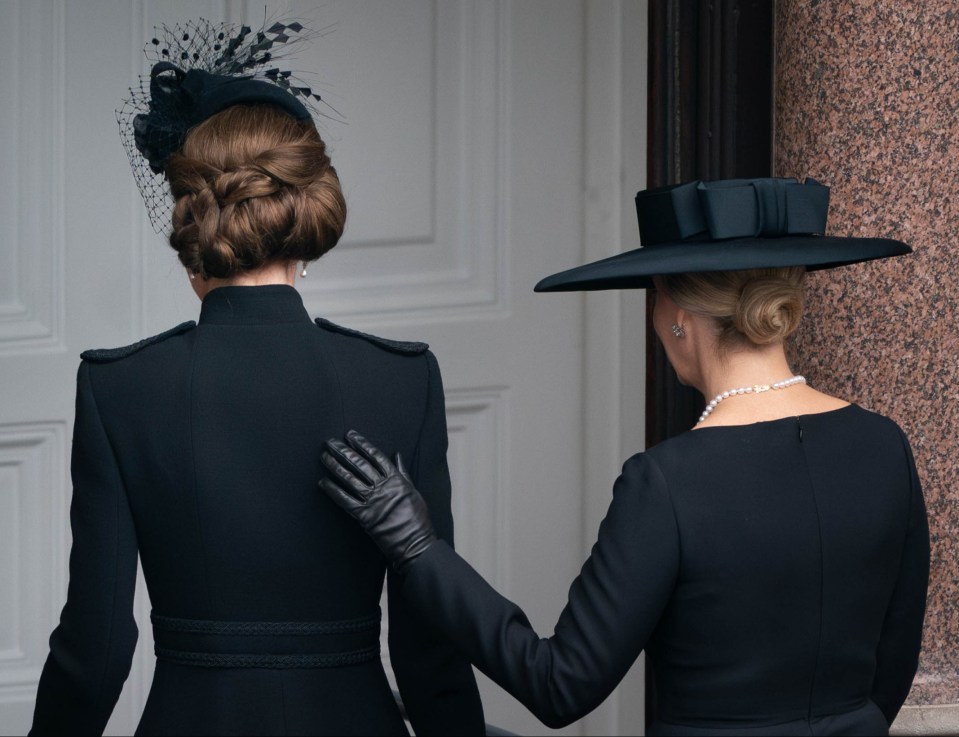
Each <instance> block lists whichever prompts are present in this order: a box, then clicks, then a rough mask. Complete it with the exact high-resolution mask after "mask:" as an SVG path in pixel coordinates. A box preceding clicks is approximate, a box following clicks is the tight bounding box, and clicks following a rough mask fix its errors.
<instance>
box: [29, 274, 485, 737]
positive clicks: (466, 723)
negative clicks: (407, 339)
mask: <svg viewBox="0 0 959 737" xmlns="http://www.w3.org/2000/svg"><path fill="white" fill-rule="evenodd" d="M84 358H85V359H86V360H84V361H83V362H82V364H81V366H80V371H79V377H78V388H77V413H76V425H75V433H74V446H73V467H72V470H73V482H74V494H73V505H72V510H71V520H72V526H73V538H74V539H73V550H72V553H71V557H70V588H69V594H68V599H67V603H66V606H65V607H64V609H63V614H62V616H61V620H60V625H59V627H57V629H56V630H55V631H54V633H53V635H52V637H51V638H50V655H49V657H48V659H47V662H46V665H45V667H44V670H43V675H42V677H41V679H40V686H39V692H38V695H37V703H36V710H35V715H34V724H33V733H34V734H45V733H73V734H100V733H101V732H102V731H103V728H104V726H105V725H106V722H107V719H108V718H109V716H110V713H111V711H112V709H113V706H114V704H115V703H116V700H117V698H118V695H119V693H120V690H121V687H122V685H123V682H124V680H125V679H126V676H127V673H128V671H129V668H130V662H131V658H132V655H133V650H134V645H135V642H136V638H137V629H136V625H135V624H134V620H133V616H132V603H133V591H134V584H135V578H136V570H137V552H138V550H139V554H140V559H141V561H142V564H143V570H144V574H145V577H146V581H147V585H148V587H149V592H150V600H151V602H152V607H153V629H154V637H155V641H156V650H157V666H156V671H155V674H154V678H153V687H152V689H151V691H150V695H149V699H148V701H147V705H146V708H145V710H144V713H143V716H142V719H141V721H140V725H139V728H138V734H321V733H324V734H405V733H406V728H405V725H404V724H403V720H402V718H401V717H400V714H399V711H398V709H397V707H396V705H395V703H394V700H393V697H392V693H391V691H390V688H389V685H388V682H387V679H386V676H385V673H384V670H383V667H382V664H381V660H380V654H379V632H380V612H379V607H378V603H379V599H380V593H381V589H382V585H383V577H384V573H385V572H386V564H385V561H384V559H383V557H382V556H381V554H380V553H379V551H378V550H377V548H376V546H375V545H374V544H373V542H372V541H371V540H370V539H369V538H368V537H367V536H366V535H365V534H364V533H363V532H362V531H361V530H360V529H359V528H358V527H357V526H356V525H355V524H354V522H353V521H352V519H350V518H349V517H348V516H347V515H346V514H345V513H343V512H342V511H340V509H338V508H337V507H336V506H335V505H334V504H333V503H332V502H331V501H330V500H329V499H327V497H326V495H325V494H323V493H321V492H320V491H319V490H318V489H317V479H318V478H320V475H321V468H322V466H321V463H320V460H319V456H320V452H321V448H322V444H323V441H324V440H326V439H327V438H329V437H331V436H340V435H342V434H343V433H344V432H345V431H346V430H347V429H348V428H351V427H364V428H369V432H370V434H371V436H372V437H375V438H376V442H377V443H382V444H383V447H384V448H386V449H388V450H389V451H390V452H395V451H399V452H401V453H402V454H403V457H404V458H405V459H410V464H409V465H410V472H411V474H412V476H413V478H414V479H415V480H416V483H417V485H418V486H419V488H420V489H421V490H422V491H423V493H424V496H425V497H426V499H427V501H428V504H429V507H430V511H431V514H432V515H433V518H434V519H435V520H436V521H437V527H438V530H439V534H440V535H441V536H442V537H443V538H444V539H445V540H446V542H447V543H449V544H450V545H452V542H453V522H452V517H451V512H450V482H449V472H448V469H447V465H446V446H447V437H446V420H445V413H444V398H443V387H442V383H441V380H440V374H439V370H438V368H437V364H436V360H435V359H434V357H433V356H432V354H430V353H429V352H428V351H427V350H426V346H425V345H423V344H409V343H395V342H391V341H385V340H382V339H377V338H373V337H371V336H363V335H362V334H355V333H351V332H349V331H346V330H345V329H343V328H339V327H337V326H334V325H332V324H330V323H323V324H321V325H316V324H314V323H313V321H312V320H311V319H310V318H309V316H308V315H307V313H306V311H305V310H304V308H303V304H302V301H301V300H300V297H299V294H298V293H297V292H296V290H294V289H293V288H291V287H286V286H266V287H227V288H220V289H216V290H214V291H212V292H210V293H209V294H208V295H207V297H206V299H205V301H204V303H203V307H202V311H201V314H200V320H199V325H198V326H194V325H193V323H187V324H185V325H182V326H180V327H179V328H175V329H174V330H172V331H170V332H169V333H167V334H165V335H162V336H158V337H157V338H153V339H149V340H147V341H143V342H141V343H140V344H137V345H134V346H130V347H128V348H126V349H117V350H111V351H92V352H88V353H86V354H84ZM388 589H389V622H390V629H389V644H390V656H391V661H392V665H393V668H394V671H395V673H396V676H397V680H398V683H399V687H400V691H401V692H402V694H403V697H404V701H405V704H406V707H407V710H408V712H409V716H410V720H411V722H412V724H413V727H414V729H415V730H416V732H417V733H418V734H453V733H472V734H478V733H482V731H483V713H482V707H481V705H480V701H479V696H478V692H477V689H476V683H475V680H474V677H473V672H472V668H471V667H470V665H469V663H468V661H466V660H465V658H464V657H463V656H462V655H460V654H458V653H457V652H455V651H454V650H453V649H452V647H451V646H450V645H449V644H448V643H447V642H446V641H444V640H442V639H440V638H439V637H438V635H437V634H435V633H434V632H433V631H431V630H430V629H429V628H428V627H427V626H426V625H425V623H424V622H423V621H422V619H421V618H419V617H418V616H417V615H416V614H415V613H414V611H413V610H412V609H411V607H410V605H409V603H408V602H407V601H406V600H405V598H404V597H403V595H402V594H401V593H400V592H399V591H398V587H397V580H396V579H395V578H394V577H393V576H392V574H391V575H390V576H389V577H388Z"/></svg>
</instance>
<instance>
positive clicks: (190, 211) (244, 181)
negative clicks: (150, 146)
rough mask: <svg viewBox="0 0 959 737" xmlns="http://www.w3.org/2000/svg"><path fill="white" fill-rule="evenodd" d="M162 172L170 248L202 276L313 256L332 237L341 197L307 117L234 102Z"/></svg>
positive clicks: (341, 213) (339, 229)
mask: <svg viewBox="0 0 959 737" xmlns="http://www.w3.org/2000/svg"><path fill="white" fill-rule="evenodd" d="M166 176H167V179H168V180H169V182H170V188H171V189H172V191H173V197H174V199H175V200H176V205H175V207H174V210H173V232H172V233H171V234H170V245H171V246H173V248H174V249H175V250H176V252H177V253H178V254H179V256H180V262H181V263H182V264H183V265H184V266H185V267H186V268H187V269H189V270H190V271H191V272H193V273H196V274H198V275H200V276H202V277H204V278H207V277H217V278H220V279H226V278H230V277H232V276H235V275H236V274H238V273H240V272H242V271H246V270H249V269H256V268H259V267H260V266H263V265H265V264H267V263H269V262H272V261H313V260H315V259H318V258H319V257H320V256H322V255H323V254H324V253H326V252H327V251H329V250H330V249H331V248H333V246H335V245H336V242H337V241H338V240H339V238H340V236H341V235H342V233H343V227H344V225H345V223H346V202H345V201H344V199H343V192H342V191H341V190H340V180H339V179H338V178H337V176H336V170H335V169H334V168H333V166H332V164H331V163H330V158H329V156H327V155H326V144H325V143H323V140H322V139H321V138H320V136H319V134H318V133H317V132H316V127H315V126H314V125H313V122H312V121H309V120H307V121H301V120H297V119H295V118H294V117H293V116H291V115H288V114H287V113H285V112H283V111H282V110H280V109H278V108H276V107H273V106H270V105H234V106H232V107H229V108H226V109H225V110H223V111H221V112H219V113H217V114H216V115H213V116H211V117H210V118H208V119H206V120H204V121H203V122H202V123H200V124H199V125H197V126H196V127H195V128H193V129H192V130H191V131H190V132H189V134H187V138H186V141H185V142H184V144H183V147H182V148H181V149H180V150H179V151H178V152H177V153H175V154H174V155H173V156H172V157H170V161H169V163H168V164H167V168H166Z"/></svg>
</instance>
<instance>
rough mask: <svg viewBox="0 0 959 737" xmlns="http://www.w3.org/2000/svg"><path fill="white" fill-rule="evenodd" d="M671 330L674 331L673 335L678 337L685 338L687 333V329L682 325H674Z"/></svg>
mask: <svg viewBox="0 0 959 737" xmlns="http://www.w3.org/2000/svg"><path fill="white" fill-rule="evenodd" d="M670 330H672V331H673V335H675V336H676V337H677V338H683V337H685V335H686V330H685V329H684V328H683V326H682V325H673V327H672V328H670Z"/></svg>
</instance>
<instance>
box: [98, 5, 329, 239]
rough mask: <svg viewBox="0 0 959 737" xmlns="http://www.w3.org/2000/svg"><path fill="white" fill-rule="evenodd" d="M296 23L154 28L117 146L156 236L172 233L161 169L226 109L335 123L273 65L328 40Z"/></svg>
mask: <svg viewBox="0 0 959 737" xmlns="http://www.w3.org/2000/svg"><path fill="white" fill-rule="evenodd" d="M327 30H328V29H322V30H319V31H317V30H313V29H310V28H307V27H306V26H304V25H303V24H302V23H300V22H298V21H289V20H287V21H280V20H275V21H274V20H267V22H266V23H264V25H263V27H262V28H261V29H260V30H257V31H254V30H253V29H251V28H250V26H247V25H238V24H231V23H214V22H211V21H208V20H205V19H203V18H201V19H199V20H196V21H187V22H185V23H180V24H176V25H174V26H166V25H163V26H158V27H155V28H154V36H153V38H151V39H150V40H149V41H147V43H146V44H145V46H144V55H145V56H146V58H147V60H148V61H149V62H150V65H151V70H150V74H148V75H145V76H141V77H140V80H139V83H138V85H137V86H135V87H131V88H130V95H129V97H128V98H127V99H125V100H124V101H123V102H122V104H121V105H120V107H119V108H118V109H117V111H116V117H117V123H118V124H119V126H120V140H121V142H122V143H123V147H124V149H125V150H126V152H127V157H128V158H129V160H130V167H131V168H132V169H133V177H134V179H135V180H136V183H137V187H138V188H139V190H140V194H141V195H142V196H143V201H144V203H145V204H146V208H147V212H148V213H149V216H150V222H151V223H152V225H153V229H154V230H155V231H156V232H157V233H161V232H163V231H164V230H166V229H167V228H168V227H169V226H170V217H171V214H172V210H173V198H172V196H171V194H170V188H169V185H168V184H167V181H166V177H165V176H164V173H163V172H164V168H165V166H166V162H167V160H168V159H169V157H170V155H172V154H173V153H174V152H175V151H177V150H178V149H179V148H180V146H181V145H182V144H183V140H184V138H185V137H186V134H187V132H188V131H189V130H190V128H192V127H193V126H195V125H197V124H198V123H201V122H202V121H203V120H205V119H206V118H208V117H210V115H212V114H214V113H216V112H218V111H219V110H220V109H222V108H223V107H225V106H227V105H230V104H238V103H242V102H264V103H269V104H274V105H277V106H279V107H281V108H283V109H284V110H286V111H287V112H289V113H290V114H292V115H294V116H295V117H298V118H304V119H306V118H311V117H312V115H314V114H316V115H322V116H324V117H338V116H337V114H336V111H335V110H334V109H333V108H332V107H330V106H329V104H328V103H326V102H325V101H324V100H323V99H322V98H321V97H320V95H319V93H318V92H316V91H315V90H314V89H313V87H311V86H310V85H307V84H305V83H304V82H303V81H302V80H301V79H300V78H299V77H298V76H297V73H294V72H292V71H288V70H282V69H280V67H278V66H275V63H276V62H278V61H280V62H282V60H283V59H285V58H287V57H288V56H290V53H291V51H294V50H295V49H296V47H297V45H298V44H300V43H302V42H304V41H308V40H313V39H315V38H317V37H319V36H322V35H324V34H325V32H326V31H327Z"/></svg>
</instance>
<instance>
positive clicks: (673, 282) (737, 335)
mask: <svg viewBox="0 0 959 737" xmlns="http://www.w3.org/2000/svg"><path fill="white" fill-rule="evenodd" d="M805 277H806V270H805V268H803V267H802V266H794V267H788V268H778V269H747V270H744V271H717V272H711V273H701V274H672V275H667V276H662V277H658V278H657V282H659V284H661V286H662V288H663V289H665V291H666V292H667V293H668V294H669V296H670V298H672V300H673V301H674V302H675V303H676V304H677V305H678V306H679V307H682V308H683V309H685V310H688V311H690V312H693V313H695V314H698V315H705V316H707V317H711V318H713V319H714V320H715V322H716V330H717V338H718V340H719V344H720V346H721V347H723V348H729V347H734V346H736V345H739V346H742V345H744V344H745V345H749V344H752V345H769V344H770V343H776V342H781V341H783V340H785V339H786V338H787V337H789V336H790V335H792V334H793V333H794V332H795V331H796V329H797V328H798V327H799V322H800V320H802V313H803V285H804V283H805Z"/></svg>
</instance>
